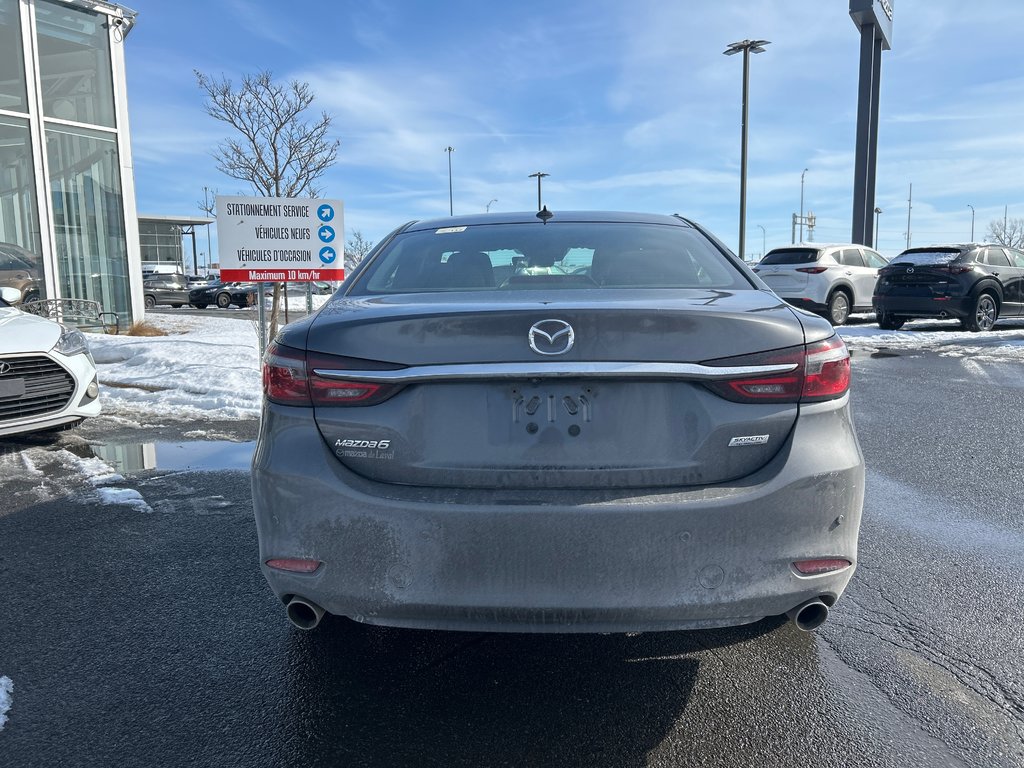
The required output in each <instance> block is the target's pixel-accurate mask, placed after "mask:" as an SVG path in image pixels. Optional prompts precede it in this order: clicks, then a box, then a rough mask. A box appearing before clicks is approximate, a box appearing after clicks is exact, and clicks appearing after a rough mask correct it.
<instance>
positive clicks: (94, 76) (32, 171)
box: [0, 0, 142, 322]
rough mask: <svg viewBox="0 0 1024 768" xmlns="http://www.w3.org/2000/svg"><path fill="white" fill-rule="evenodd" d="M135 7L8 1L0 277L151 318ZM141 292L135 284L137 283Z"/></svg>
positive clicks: (2, 78) (66, 0)
mask: <svg viewBox="0 0 1024 768" xmlns="http://www.w3.org/2000/svg"><path fill="white" fill-rule="evenodd" d="M133 23H134V12H132V11H129V10H128V9H125V8H122V7H119V6H117V5H114V4H111V3H106V2H97V1H95V0H93V1H91V2H86V1H85V0H0V285H12V286H15V287H18V288H20V289H21V291H22V300H23V301H30V300H32V299H34V298H46V297H50V298H75V299H92V300H94V301H98V302H99V303H100V304H101V305H102V307H103V310H104V311H107V312H117V313H118V315H120V316H121V318H122V321H123V322H125V321H131V320H132V319H133V318H136V317H141V316H142V307H141V305H140V306H135V305H134V304H135V303H137V302H136V301H135V300H133V294H134V295H136V296H137V295H141V290H138V287H140V286H141V271H140V267H139V261H140V260H139V252H138V250H139V246H138V243H139V238H138V223H137V220H136V214H135V190H134V182H133V179H132V171H131V168H132V161H131V146H130V142H129V134H128V119H127V115H128V111H127V102H126V93H125V76H124V50H123V46H124V38H125V35H126V34H127V32H128V31H129V30H130V29H131V27H132V24H133ZM133 285H134V286H136V287H137V290H135V291H134V292H133V291H132V286H133Z"/></svg>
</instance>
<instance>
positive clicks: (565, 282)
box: [252, 209, 864, 632]
mask: <svg viewBox="0 0 1024 768" xmlns="http://www.w3.org/2000/svg"><path fill="white" fill-rule="evenodd" d="M581 267H587V268H588V272H587V273H586V274H583V273H581V272H579V270H580V268H581ZM849 383H850V356H849V353H848V351H847V349H846V346H845V345H844V343H843V341H842V339H841V338H840V337H839V336H838V335H836V333H835V331H834V330H833V328H832V326H831V325H830V324H829V323H828V322H827V321H825V320H823V319H821V318H818V317H814V316H813V315H809V314H806V313H801V312H798V311H796V310H795V309H794V308H792V307H790V306H789V305H787V304H786V303H785V302H783V301H781V300H780V299H779V298H778V297H777V296H776V295H775V294H774V293H772V292H771V291H770V290H768V289H767V287H766V286H765V285H764V283H762V282H761V281H760V280H759V278H758V277H757V276H756V275H754V273H753V272H751V271H750V270H749V269H748V268H747V267H746V266H745V265H744V264H743V262H742V261H740V260H739V259H738V258H737V257H735V256H734V255H733V254H731V253H730V252H729V251H728V250H727V249H726V248H725V247H724V246H723V245H721V243H720V242H719V241H718V240H717V239H715V238H714V237H713V236H711V235H710V234H708V233H706V232H705V231H704V230H703V229H701V228H700V227H699V226H698V225H696V224H694V223H693V222H691V221H688V220H686V219H684V218H681V217H678V216H656V215H647V214H617V213H604V212H583V213H564V212H555V213H552V212H551V211H548V210H547V209H545V210H544V211H542V212H541V213H540V214H535V213H532V212H531V213H520V214H504V213H503V214H486V215H480V216H465V217H455V218H447V219H438V220H433V221H422V222H414V223H411V224H407V225H405V226H403V227H401V228H399V229H398V230H396V231H395V232H394V233H392V234H391V235H390V236H389V238H388V240H387V242H386V244H385V245H384V246H383V247H382V248H380V249H379V250H378V251H376V252H375V253H374V255H373V256H372V257H370V261H368V262H367V263H365V264H364V265H361V267H360V271H359V272H357V273H354V274H353V275H352V276H351V277H350V278H349V280H348V281H346V283H345V284H344V285H343V287H342V289H340V290H339V292H338V293H336V294H335V295H334V296H333V298H331V299H330V300H329V301H328V303H327V304H325V305H324V307H323V308H322V309H321V310H320V311H319V312H318V313H317V314H315V315H313V316H311V317H309V318H306V319H304V320H301V321H299V322H296V323H292V324H290V325H288V326H286V327H285V328H284V329H283V330H282V331H281V332H280V333H279V334H278V335H277V336H276V338H275V340H274V341H273V343H272V344H271V345H270V346H269V347H268V350H267V352H266V355H265V357H264V366H263V385H264V406H263V412H262V419H261V426H260V433H259V438H258V442H257V446H256V451H255V457H254V460H253V471H252V489H253V502H254V507H255V517H256V525H257V530H258V534H259V543H260V565H261V567H262V569H263V573H264V576H265V577H266V579H267V581H268V582H269V584H270V586H271V588H272V590H273V591H274V593H275V594H276V595H277V596H278V597H279V598H280V600H281V601H282V603H283V604H284V605H285V606H287V611H286V612H287V614H288V616H289V618H290V619H291V620H292V622H293V623H294V624H295V625H296V626H298V627H300V628H303V629H310V628H312V627H314V626H316V625H317V623H318V622H319V621H320V619H321V617H322V616H323V615H324V612H325V611H326V612H329V613H331V614H340V615H343V616H348V617H351V618H354V619H357V620H359V621H364V622H368V623H371V624H384V625H393V626H403V627H420V628H433V629H467V630H469V629H471V630H485V631H537V632H566V631H569V632H610V631H633V630H637V631H639V630H668V629H679V628H697V627H714V626H725V625H736V624H743V623H747V622H752V621H756V620H758V619H761V618H762V617H765V616H771V615H776V614H783V613H786V614H788V615H789V616H790V617H791V618H793V620H794V621H795V622H796V623H797V626H799V627H801V628H803V629H812V628H814V627H815V626H817V625H818V624H820V623H821V622H822V621H824V620H825V617H826V616H827V614H828V611H829V608H830V607H831V606H832V605H833V604H834V603H835V601H836V600H837V599H838V597H839V596H840V594H841V593H842V592H843V589H844V588H845V587H846V584H847V582H848V581H849V580H850V577H851V575H852V574H853V571H854V568H855V564H856V561H857V534H858V528H859V524H860V516H861V507H862V503H863V494H864V462H863V458H862V456H861V452H860V448H859V447H858V444H857V438H856V435H855V432H854V428H853V424H852V422H851V415H850V406H849V396H848V387H849ZM822 446H827V448H828V450H822Z"/></svg>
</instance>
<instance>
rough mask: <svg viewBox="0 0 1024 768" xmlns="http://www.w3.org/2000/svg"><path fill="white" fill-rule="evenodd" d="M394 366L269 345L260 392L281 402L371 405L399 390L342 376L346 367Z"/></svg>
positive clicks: (322, 404) (276, 401)
mask: <svg viewBox="0 0 1024 768" xmlns="http://www.w3.org/2000/svg"><path fill="white" fill-rule="evenodd" d="M354 365H355V368H356V369H359V370H364V369H367V368H369V369H373V368H393V367H395V366H390V365H386V364H380V363H375V362H371V361H355V360H352V359H351V358H345V357H336V356H334V355H324V354H320V353H305V352H303V351H302V350H298V349H292V348H291V347H285V346H282V345H280V344H271V345H270V347H268V349H267V353H266V355H265V356H264V358H263V393H264V394H265V395H266V398H267V399H268V400H270V401H271V402H274V403H280V404H281V405H303V406H311V405H320V406H338V405H373V404H375V403H379V402H381V401H382V400H386V399H387V398H389V397H391V395H393V394H394V393H395V392H397V391H398V387H395V386H393V385H388V384H373V383H369V382H363V381H349V380H347V379H345V377H344V372H345V370H353V366H354Z"/></svg>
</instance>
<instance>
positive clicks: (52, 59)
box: [4, 0, 114, 128]
mask: <svg viewBox="0 0 1024 768" xmlns="http://www.w3.org/2000/svg"><path fill="white" fill-rule="evenodd" d="M4 1H6V0H4ZM107 23H108V21H107V17H106V16H105V15H103V14H97V13H91V12H89V11H85V10H82V9H79V8H74V7H71V6H68V5H65V4H64V3H55V2H49V1H48V0H39V2H38V3H37V4H36V30H37V33H38V35H37V36H38V40H39V77H40V81H41V84H42V100H43V114H44V115H45V116H46V117H55V118H58V119H60V120H73V121H75V122H78V123H91V124H93V125H102V126H106V127H109V128H113V127H114V85H113V76H112V74H111V66H110V37H109V35H108V34H107Z"/></svg>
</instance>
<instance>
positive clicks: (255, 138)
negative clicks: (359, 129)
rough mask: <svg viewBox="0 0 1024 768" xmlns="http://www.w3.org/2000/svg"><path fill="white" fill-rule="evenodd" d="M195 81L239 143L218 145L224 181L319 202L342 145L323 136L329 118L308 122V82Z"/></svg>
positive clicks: (273, 326) (268, 77) (265, 75)
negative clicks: (320, 183) (236, 83)
mask: <svg viewBox="0 0 1024 768" xmlns="http://www.w3.org/2000/svg"><path fill="white" fill-rule="evenodd" d="M195 75H196V82H197V83H198V84H199V88H200V90H202V91H203V92H204V93H205V94H206V105H205V106H206V113H207V114H208V115H210V117H212V118H214V119H215V120H220V121H221V122H222V123H226V124H227V125H230V126H231V127H232V128H234V129H235V131H237V132H238V134H239V137H238V138H227V139H225V140H224V141H222V142H221V143H220V144H219V145H217V150H216V152H214V155H213V157H214V159H215V160H216V161H217V168H218V169H219V170H220V171H221V172H222V173H224V174H225V175H227V176H230V177H231V178H233V179H238V180H239V181H245V182H248V183H249V184H250V185H252V189H253V190H254V192H255V194H257V195H260V196H263V197H304V196H306V195H308V196H310V197H317V196H318V195H319V194H320V189H319V188H318V187H317V186H316V182H317V180H318V179H320V178H321V177H322V176H323V175H324V173H326V172H327V169H328V168H330V167H331V165H333V164H334V161H335V159H336V158H337V156H338V146H339V144H340V142H339V141H338V140H337V139H335V140H331V139H329V138H328V137H327V133H328V130H329V129H330V127H331V116H330V115H328V114H327V113H326V112H322V113H321V114H320V117H319V119H315V120H309V119H307V118H306V116H305V113H306V110H307V109H309V107H310V106H311V105H312V104H313V101H314V98H315V96H314V94H313V90H312V89H311V88H310V87H309V84H308V83H301V82H299V81H298V80H292V81H291V82H290V83H287V84H281V83H276V82H274V78H273V75H272V74H271V73H270V72H269V71H263V72H259V73H257V74H255V75H245V76H244V77H243V78H242V81H241V83H240V84H239V86H238V87H237V88H236V87H235V86H234V85H233V84H232V82H231V81H230V80H228V79H227V78H226V77H224V76H221V78H220V79H215V78H213V77H210V76H208V75H205V74H203V73H202V72H200V71H198V70H196V71H195ZM280 300H281V285H280V283H275V284H274V300H273V305H272V308H271V311H270V338H273V337H274V334H275V333H276V332H277V315H278V309H279V306H280Z"/></svg>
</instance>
